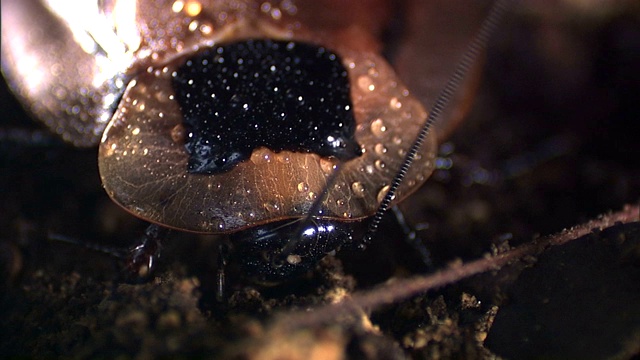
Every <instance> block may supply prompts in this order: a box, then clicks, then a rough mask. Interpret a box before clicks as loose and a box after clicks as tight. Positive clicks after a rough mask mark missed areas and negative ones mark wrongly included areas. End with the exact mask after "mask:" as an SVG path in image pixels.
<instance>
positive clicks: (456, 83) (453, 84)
mask: <svg viewBox="0 0 640 360" xmlns="http://www.w3.org/2000/svg"><path fill="white" fill-rule="evenodd" d="M510 2H511V0H498V1H496V2H495V3H494V4H493V6H492V7H491V10H490V11H489V15H487V17H486V18H485V20H484V21H483V23H482V25H481V26H480V30H479V31H478V33H477V34H476V36H475V37H474V38H473V39H472V40H471V43H469V45H468V46H467V50H466V51H465V52H464V55H463V56H462V60H461V61H460V63H458V65H457V67H456V69H455V71H454V73H453V75H451V77H450V78H449V81H448V82H447V85H446V86H445V87H444V89H443V90H442V91H441V92H440V94H439V95H438V98H437V100H436V102H435V104H434V105H433V107H432V108H431V111H430V112H429V116H428V117H427V121H426V122H425V123H424V125H423V127H422V130H420V133H419V134H418V137H417V138H416V140H415V142H414V143H413V145H412V146H411V148H410V149H409V151H408V152H407V155H406V156H405V158H404V161H403V162H402V165H401V166H400V169H399V170H398V173H397V174H396V176H395V178H394V179H393V181H392V182H391V185H390V186H389V191H388V192H387V194H386V195H385V197H384V199H383V200H382V202H381V203H380V206H379V207H378V211H377V212H376V214H375V215H374V216H373V218H372V220H371V223H370V224H369V228H368V229H367V233H366V234H365V236H364V238H363V241H362V243H361V244H359V245H358V246H359V247H360V248H364V247H366V245H367V244H368V243H370V242H371V239H372V238H373V235H374V234H375V233H376V231H377V230H378V226H379V225H380V222H381V221H382V217H383V216H384V214H385V212H386V211H387V210H389V207H390V206H391V201H392V200H393V198H394V197H395V194H396V191H397V190H398V187H399V186H400V184H401V183H402V181H403V180H404V178H405V176H406V175H407V172H408V171H409V168H410V167H411V164H412V163H413V160H414V159H415V157H416V154H417V153H418V151H419V150H420V148H421V147H422V144H423V143H424V140H425V139H426V137H427V135H428V134H429V131H430V130H431V127H432V126H433V124H434V123H435V122H436V120H438V118H439V117H440V116H441V114H442V111H443V110H444V109H445V107H446V106H447V105H448V104H449V101H450V100H451V98H452V97H453V95H454V94H455V92H456V91H457V89H458V88H459V87H460V84H461V83H462V81H463V80H464V78H465V76H466V75H467V73H468V72H469V69H470V68H471V66H472V65H473V63H474V62H475V61H476V59H477V58H478V55H480V54H481V53H482V52H483V51H484V49H485V48H486V47H487V43H488V41H489V38H490V37H491V35H492V34H493V33H494V32H495V30H496V28H497V27H498V24H499V22H500V21H501V20H502V18H503V16H504V14H505V13H506V11H507V9H508V7H509V5H510V4H509V3H510Z"/></svg>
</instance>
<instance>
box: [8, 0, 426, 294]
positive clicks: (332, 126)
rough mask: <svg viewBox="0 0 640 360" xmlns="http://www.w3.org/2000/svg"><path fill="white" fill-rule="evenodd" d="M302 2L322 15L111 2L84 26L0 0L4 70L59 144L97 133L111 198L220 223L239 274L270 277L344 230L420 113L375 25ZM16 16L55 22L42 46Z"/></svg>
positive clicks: (156, 213)
mask: <svg viewBox="0 0 640 360" xmlns="http://www.w3.org/2000/svg"><path fill="white" fill-rule="evenodd" d="M358 4H359V3H345V4H342V5H339V6H341V7H343V8H342V9H340V11H339V13H341V14H342V13H345V14H349V11H348V10H349V7H350V6H354V7H356V8H357V7H358V6H361V5H358ZM314 9H316V10H315V11H320V14H321V16H319V17H320V18H322V17H323V16H325V20H327V18H328V17H327V14H328V13H329V12H327V11H328V10H326V9H325V10H318V8H316V7H314V6H312V5H311V4H306V3H305V4H302V3H294V2H292V1H286V0H285V1H282V2H280V3H269V2H262V3H256V2H251V1H247V2H238V1H228V2H227V1H216V2H213V1H212V2H207V1H180V0H178V1H174V2H162V1H160V2H152V1H138V2H134V1H116V2H113V3H110V4H108V5H105V4H101V6H100V7H99V6H96V7H94V8H88V9H87V11H88V13H87V16H88V18H90V19H94V20H96V22H87V21H86V19H85V21H82V20H78V19H76V18H71V17H69V16H68V14H70V13H68V12H66V11H68V10H67V8H65V6H64V5H62V4H59V3H57V2H55V1H50V2H48V3H47V4H46V5H44V4H41V3H39V2H33V3H26V2H24V3H23V2H15V3H9V4H6V5H5V3H3V30H2V31H3V40H4V39H8V38H11V39H12V40H11V41H3V45H2V55H3V56H2V58H3V71H4V73H5V76H6V77H7V78H8V80H9V82H10V83H11V84H12V86H13V88H14V91H15V92H16V93H17V94H18V96H19V97H20V98H21V100H22V101H23V102H24V103H25V104H26V105H27V106H28V107H30V109H31V110H32V112H34V113H35V115H37V116H38V117H40V118H41V119H42V120H43V121H44V122H45V123H46V124H47V125H48V126H49V127H51V128H52V129H54V130H55V131H56V132H58V133H60V134H61V135H62V136H63V138H65V139H66V140H68V141H71V142H73V143H75V144H76V145H79V146H82V145H92V144H96V143H98V142H99V167H100V174H101V177H102V181H103V185H104V188H105V190H106V191H107V193H108V194H109V196H111V197H112V199H113V200H114V201H115V202H116V203H118V204H119V205H121V206H122V207H123V208H125V209H126V210H128V211H129V212H131V213H133V214H134V215H136V216H138V217H140V218H142V219H145V220H147V221H150V222H152V223H156V224H159V225H161V226H164V227H169V228H174V229H179V230H184V231H190V232H197V233H229V234H232V235H231V242H232V245H234V246H237V247H238V253H240V254H243V255H242V256H240V257H239V258H240V260H239V261H242V262H243V263H245V264H247V268H249V269H252V270H250V272H254V273H253V274H250V277H253V278H258V279H259V280H261V281H267V282H269V281H277V280H279V279H280V278H285V277H288V276H291V275H292V274H295V273H296V272H299V271H303V270H306V269H308V268H309V267H310V266H312V265H313V264H315V262H316V261H317V260H318V259H319V258H321V257H322V256H324V254H326V253H329V252H331V251H333V250H335V249H336V248H338V247H339V246H340V245H341V244H343V243H345V242H349V241H351V240H352V236H353V235H352V231H351V230H349V225H348V224H349V223H353V222H357V221H360V220H362V219H364V218H366V217H368V216H371V215H372V214H374V212H375V211H376V209H377V208H378V205H379V203H380V202H381V201H382V199H383V198H384V196H385V195H386V194H387V191H388V190H389V187H390V185H391V183H392V180H393V179H394V177H395V174H396V172H397V171H398V168H399V167H400V164H401V163H402V161H403V158H404V156H405V155H406V153H407V152H408V151H409V148H410V146H411V145H412V141H413V137H414V135H415V134H416V133H418V132H419V130H420V128H421V126H422V124H423V123H424V122H425V120H426V117H427V113H426V111H425V110H424V108H423V107H422V105H421V104H420V102H419V101H418V100H417V99H415V98H413V97H412V96H411V95H410V93H409V90H408V89H407V88H406V87H405V86H404V85H403V84H402V83H401V81H400V80H399V79H398V78H397V76H396V75H395V73H394V71H393V70H392V69H391V67H390V66H389V65H388V64H387V63H386V61H385V60H384V59H383V58H382V57H381V56H380V55H378V54H377V50H378V49H377V48H378V45H377V42H376V40H375V37H374V36H373V35H371V32H375V31H376V26H375V25H371V23H374V24H375V21H371V19H368V20H367V19H365V20H362V18H358V17H355V18H354V19H355V22H354V21H353V19H351V18H350V19H349V21H345V19H343V18H340V17H339V18H337V19H334V21H333V22H332V21H327V22H321V21H318V20H317V19H315V15H316V14H314ZM323 11H324V12H323ZM7 13H8V14H9V15H11V16H12V18H13V19H14V20H12V21H5V14H7ZM27 13H28V14H30V15H29V16H34V17H36V18H41V19H43V22H45V23H47V24H50V25H51V27H52V28H53V29H55V30H56V35H57V38H56V39H55V41H56V42H57V43H55V44H53V45H52V48H48V47H46V46H48V45H46V44H48V42H49V41H54V40H52V39H50V38H49V35H48V34H47V33H46V32H45V31H44V30H43V29H41V28H39V27H37V25H32V24H29V25H28V26H27V25H26V24H25V19H26V18H27V15H26V14H27ZM331 13H333V11H331ZM31 14H35V15H31ZM89 15H91V16H89ZM372 16H375V15H372ZM314 19H315V20H314ZM43 46H45V48H46V49H49V52H50V53H52V54H53V56H50V55H51V54H49V53H43V50H42V47H43ZM53 46H60V47H61V49H63V51H61V50H56V49H53ZM64 51H66V53H71V54H77V55H78V56H77V59H76V60H77V62H73V61H66V60H64V59H65V57H66V54H65V53H64ZM23 59H30V60H33V62H34V63H30V62H28V61H24V60H23ZM34 69H36V70H38V71H40V72H42V74H40V75H37V74H36V75H34V74H33V73H32V72H35V70H34ZM47 69H48V70H47ZM74 73H75V74H79V76H75V77H74V76H73V74H74ZM98 140H100V141H98ZM435 143H436V141H435V136H434V135H433V132H431V133H430V134H429V135H428V138H427V140H426V143H425V145H424V146H423V147H422V150H421V152H420V153H419V154H418V155H417V156H416V161H414V163H413V164H412V166H411V167H410V168H409V169H408V172H407V174H406V180H405V181H404V182H402V183H401V184H400V186H399V187H398V189H397V190H396V191H395V193H394V196H395V198H394V201H400V200H401V199H402V198H404V197H406V196H407V195H408V194H409V193H411V192H412V191H414V190H415V189H417V188H418V187H419V186H420V185H421V184H422V183H423V182H424V181H425V180H426V179H427V178H428V177H429V175H430V174H431V172H432V170H433V165H434V161H433V159H434V154H435ZM301 224H302V225H301ZM300 234H302V235H300ZM292 239H295V241H293V243H292ZM291 244H293V245H291ZM285 249H286V251H285ZM270 254H284V255H285V256H286V258H285V260H286V261H285V263H284V264H285V266H284V267H283V266H282V264H276V263H275V262H274V261H273V257H272V256H270Z"/></svg>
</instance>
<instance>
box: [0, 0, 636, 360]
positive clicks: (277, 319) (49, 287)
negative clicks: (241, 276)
mask: <svg viewBox="0 0 640 360" xmlns="http://www.w3.org/2000/svg"><path fill="white" fill-rule="evenodd" d="M541 3H542V2H541ZM567 3H569V2H567ZM571 3H573V6H575V7H572V8H570V10H566V11H567V12H565V13H563V12H562V11H560V10H558V11H551V10H549V8H548V7H542V6H541V8H539V9H529V10H527V11H520V12H518V13H517V14H514V15H513V16H512V17H510V19H509V20H508V21H507V22H506V24H505V25H504V27H503V28H502V29H501V31H500V32H499V34H498V35H497V36H496V37H495V38H494V39H493V40H492V42H491V47H490V50H489V53H488V55H487V61H486V65H485V67H484V70H483V77H482V82H481V84H480V88H479V91H478V95H477V97H476V101H475V102H474V104H473V107H472V109H471V112H470V115H469V117H468V118H467V119H466V120H465V122H464V123H463V124H462V125H461V126H460V128H459V129H458V130H457V131H456V132H455V133H454V134H453V136H452V137H451V138H450V139H449V141H448V142H447V143H446V144H444V145H443V146H442V148H441V158H440V161H441V163H442V164H447V163H451V164H452V166H451V167H450V168H442V169H440V170H438V171H436V173H435V174H434V175H433V176H432V179H430V180H429V181H428V182H427V184H426V185H425V186H424V187H423V188H422V189H421V190H420V191H419V192H418V193H416V194H415V195H414V196H412V197H411V198H410V199H407V200H406V201H405V202H403V203H402V204H401V206H400V208H401V210H402V211H403V212H404V214H405V216H406V218H407V221H408V223H409V224H411V225H412V226H413V227H415V228H416V229H418V235H419V237H420V238H421V239H422V241H424V243H425V244H426V245H427V247H428V248H429V250H430V251H431V255H432V259H433V262H434V267H433V268H431V269H427V268H426V267H425V266H424V265H423V264H422V263H421V261H420V258H419V257H418V256H417V255H416V254H415V251H414V250H413V249H412V248H411V247H410V246H409V245H408V244H407V242H406V241H404V239H402V237H399V236H398V234H399V233H400V232H399V231H398V229H396V228H394V227H392V226H389V227H386V226H385V227H382V229H381V232H380V234H379V236H378V239H377V240H376V241H375V242H374V243H373V244H372V245H371V246H369V248H367V249H366V250H365V251H364V252H360V251H352V250H348V249H347V250H345V251H342V252H341V253H339V254H338V256H337V257H328V258H326V259H324V260H323V261H322V262H321V263H320V264H319V265H318V267H317V268H316V269H315V270H314V271H312V272H310V273H309V274H307V275H306V276H304V277H303V278H301V279H295V280H292V281H291V282H289V283H285V284H282V285H278V286H275V287H269V288H263V287H257V286H254V285H251V284H247V283H243V282H242V281H241V280H238V279H235V278H234V277H233V275H230V277H231V278H230V281H229V284H230V285H229V293H228V299H227V300H226V301H223V302H219V301H217V300H216V297H215V273H216V269H217V265H216V262H215V259H216V256H217V254H216V252H217V249H218V246H217V241H216V238H215V237H212V236H211V237H204V236H194V235H189V234H181V233H172V235H171V238H170V239H168V240H167V241H166V242H165V248H164V251H163V256H162V258H161V259H160V260H161V262H160V265H159V269H158V271H157V273H156V276H155V277H154V278H153V279H151V281H149V282H147V283H142V284H131V283H127V282H126V281H124V280H123V279H122V277H121V269H122V263H121V262H120V260H118V259H115V258H114V257H112V256H110V255H107V254H103V253H101V252H98V251H95V250H91V249H87V248H85V247H83V246H80V245H76V244H69V243H64V242H59V241H51V240H50V238H51V235H52V234H55V235H60V236H65V237H67V238H71V239H78V240H79V241H81V242H83V243H90V244H101V245H103V246H106V247H112V248H120V249H122V248H126V247H127V246H128V245H129V244H130V243H131V242H132V239H136V238H138V237H139V236H140V235H141V234H142V233H143V231H144V229H145V227H146V224H145V223H144V222H142V221H140V220H137V219H135V218H133V217H132V216H131V215H129V214H128V213H126V212H124V211H123V210H121V209H120V208H118V207H117V206H116V205H114V204H113V203H112V202H111V200H110V199H109V198H108V197H107V195H106V194H105V193H104V191H103V190H102V189H101V186H100V179H99V176H98V171H97V161H96V158H97V150H96V149H84V150H82V149H74V148H71V147H69V146H65V145H63V144H61V143H60V142H58V141H56V140H55V139H54V138H51V137H49V136H48V135H46V131H44V130H41V128H40V127H39V125H38V124H37V123H34V122H33V121H32V120H29V117H28V115H27V114H25V113H24V112H23V111H22V110H21V108H20V106H19V105H18V104H17V103H16V102H15V100H14V99H13V98H12V97H11V95H10V94H9V93H8V90H7V89H6V85H4V84H3V87H2V95H1V97H0V101H2V104H1V109H2V115H0V121H1V124H2V125H1V126H2V127H1V128H0V135H1V137H0V194H1V198H0V200H1V201H0V271H1V273H0V287H1V292H0V318H2V319H3V321H2V322H1V324H0V357H3V358H4V357H8V358H11V357H35V358H52V357H63V358H116V357H117V358H121V359H126V358H138V359H146V358H157V357H172V358H174V357H175V358H193V357H198V358H240V359H244V358H247V359H249V358H255V359H275V358H278V359H303V358H304V359H342V358H366V359H404V358H412V359H434V358H495V357H502V358H510V359H534V358H621V359H624V358H633V357H634V356H635V357H637V356H638V355H640V345H638V344H640V305H638V304H640V217H639V215H638V202H639V200H640V162H639V161H638V159H639V156H640V142H638V135H640V134H639V133H638V132H637V130H632V129H633V128H635V126H633V124H634V122H637V121H638V119H639V118H640V8H639V7H638V6H637V5H633V2H629V3H628V4H626V5H624V4H623V5H620V3H616V5H615V6H614V5H611V4H609V5H610V6H608V7H607V6H605V7H601V9H604V10H602V12H596V11H594V10H593V9H594V8H591V7H588V5H585V4H587V3H589V2H588V1H586V2H571ZM581 6H584V7H581ZM569 15H570V16H569ZM406 76H408V75H406ZM23 130H24V131H29V134H32V135H29V136H42V140H41V141H39V144H38V145H37V146H33V145H29V146H28V145H25V144H24V143H22V142H21V141H19V140H20V139H24V137H21V136H19V134H20V131H23ZM16 134H18V135H16ZM444 167H446V166H444ZM626 205H629V206H627V207H626V208H625V206H626ZM623 209H624V210H625V214H630V215H629V216H626V217H623V218H622V217H621V218H619V220H620V221H615V220H614V221H612V222H611V223H610V224H609V225H610V226H608V227H607V228H606V229H594V230H593V231H589V230H590V226H589V225H587V226H586V227H584V228H585V229H587V230H586V233H585V234H584V235H580V236H571V234H570V233H569V235H566V234H565V236H564V237H562V239H563V240H562V241H559V240H558V239H559V238H560V236H556V237H553V236H552V237H550V238H549V237H546V236H548V235H552V234H557V233H560V232H561V231H562V230H563V229H565V228H570V227H572V226H576V225H579V224H583V223H585V222H587V221H588V220H590V219H596V220H597V219H601V220H602V219H603V218H602V217H600V218H599V215H601V214H608V213H611V212H617V211H620V210H623ZM605 218H606V217H605ZM616 219H618V218H616ZM594 227H595V226H594ZM534 239H537V240H536V241H541V239H551V240H549V241H548V242H544V241H543V242H542V243H543V245H541V246H538V247H536V248H535V249H534V250H531V251H528V252H527V251H524V252H520V253H517V254H516V252H513V254H515V255H513V258H512V259H511V260H510V261H505V262H504V263H499V262H498V261H497V259H498V258H499V257H500V255H501V254H511V253H510V251H514V249H518V246H527V244H532V243H531V242H532V241H533V240H534ZM556 240H557V241H556ZM482 260H485V261H486V263H487V264H489V265H491V264H493V266H487V267H485V268H483V270H482V271H476V272H473V274H476V275H473V276H468V275H470V274H472V272H468V273H465V271H466V270H469V271H471V270H470V269H471V266H467V265H469V264H472V263H473V262H474V261H482ZM492 262H493V263H492ZM447 271H448V272H447ZM434 272H435V274H439V273H443V272H447V274H453V275H452V278H451V279H450V281H448V282H447V285H446V286H435V287H433V286H432V287H428V289H429V291H417V292H414V293H412V294H411V296H399V295H398V297H397V298H393V297H394V295H395V293H396V292H398V293H399V292H400V289H402V288H403V287H402V286H400V287H399V286H396V287H394V286H393V285H394V283H399V282H400V281H402V280H401V279H407V278H412V279H413V278H414V276H420V275H421V276H423V277H422V279H424V278H425V276H428V275H427V274H429V273H434ZM433 279H435V276H434V277H433ZM381 284H382V285H381ZM399 284H404V283H399ZM377 286H388V287H385V288H382V290H380V288H378V287H377ZM409 286H410V285H407V287H404V289H407V288H409ZM425 289H426V288H425ZM382 296H390V297H391V298H392V300H391V301H385V300H384V299H382ZM371 298H375V299H374V300H371V301H370V302H367V301H369V300H370V299H371ZM376 299H377V300H376ZM389 302H391V303H389ZM333 303H340V304H342V305H343V306H342V307H336V306H331V305H330V304H333ZM345 304H346V305H345ZM314 314H316V315H315V316H314ZM318 314H319V315H318Z"/></svg>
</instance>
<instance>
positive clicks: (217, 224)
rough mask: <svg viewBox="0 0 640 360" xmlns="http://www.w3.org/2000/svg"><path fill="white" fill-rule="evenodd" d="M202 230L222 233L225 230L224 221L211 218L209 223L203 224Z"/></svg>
mask: <svg viewBox="0 0 640 360" xmlns="http://www.w3.org/2000/svg"><path fill="white" fill-rule="evenodd" d="M203 225H204V226H203V227H204V228H206V229H207V230H209V231H212V232H218V231H223V230H224V229H225V224H224V220H223V219H221V218H218V217H213V218H211V219H209V221H207V222H205V224H203Z"/></svg>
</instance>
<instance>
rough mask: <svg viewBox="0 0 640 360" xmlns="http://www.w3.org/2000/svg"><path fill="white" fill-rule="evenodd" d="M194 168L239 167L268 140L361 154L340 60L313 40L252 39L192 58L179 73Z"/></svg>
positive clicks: (293, 147) (279, 145) (342, 155)
mask: <svg viewBox="0 0 640 360" xmlns="http://www.w3.org/2000/svg"><path fill="white" fill-rule="evenodd" d="M173 86H174V89H175V91H176V95H177V100H178V102H179V103H180V106H181V110H182V113H183V115H184V125H185V128H186V129H187V132H186V134H187V135H186V139H185V143H186V145H185V146H186V148H187V151H188V153H189V154H190V158H189V166H188V167H189V168H188V171H189V172H191V173H202V174H214V173H220V172H224V171H228V170H230V169H232V168H233V167H234V166H235V165H236V164H238V163H239V162H241V161H243V160H246V159H248V158H249V157H250V156H251V152H252V151H253V149H255V148H258V147H261V146H264V147H267V148H269V149H271V150H273V151H276V152H279V151H282V150H289V151H295V152H311V153H316V154H318V155H320V156H334V157H336V158H339V159H341V160H349V159H352V158H354V157H356V156H359V155H360V153H361V150H360V146H359V145H358V143H357V142H356V141H355V139H354V130H355V120H354V116H353V106H352V104H351V99H350V91H349V79H348V75H347V71H346V70H345V68H344V66H343V65H342V63H341V61H340V58H339V57H338V56H337V55H336V54H334V53H332V52H330V51H329V50H327V49H325V48H323V47H318V46H314V45H309V44H304V43H297V42H285V41H272V40H248V41H244V42H236V43H231V44H227V45H223V46H219V47H214V48H211V49H209V50H207V51H205V52H203V53H201V54H199V55H197V56H195V57H194V58H192V59H189V60H187V62H186V64H185V65H184V66H182V67H181V68H180V69H179V70H178V71H177V72H176V73H175V74H174V78H173Z"/></svg>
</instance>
